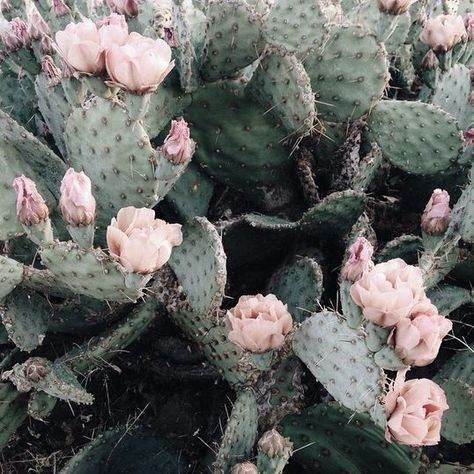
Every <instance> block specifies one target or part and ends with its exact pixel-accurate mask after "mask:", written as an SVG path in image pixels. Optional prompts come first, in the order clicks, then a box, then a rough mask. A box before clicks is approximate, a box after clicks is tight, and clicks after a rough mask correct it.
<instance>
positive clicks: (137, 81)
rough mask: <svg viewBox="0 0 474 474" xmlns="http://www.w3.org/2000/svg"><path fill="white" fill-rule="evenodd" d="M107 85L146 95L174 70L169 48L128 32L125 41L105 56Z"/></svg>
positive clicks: (160, 42) (158, 41)
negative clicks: (108, 82)
mask: <svg viewBox="0 0 474 474" xmlns="http://www.w3.org/2000/svg"><path fill="white" fill-rule="evenodd" d="M106 66H107V72H108V74H109V76H110V78H111V81H110V83H111V85H114V86H116V87H120V88H122V89H125V90H128V91H130V92H134V93H136V94H146V93H149V92H153V91H155V90H156V89H157V88H158V86H159V85H160V84H161V83H162V82H163V80H164V79H165V77H166V76H167V75H168V74H169V72H170V71H171V70H172V69H173V67H174V61H171V48H170V47H169V46H168V44H167V43H166V42H165V41H163V40H161V39H157V40H152V39H151V38H145V37H144V36H142V35H140V34H139V33H135V32H133V33H130V35H129V37H128V41H127V42H126V43H125V44H124V45H122V46H120V45H114V46H111V48H110V49H109V50H108V51H107V54H106Z"/></svg>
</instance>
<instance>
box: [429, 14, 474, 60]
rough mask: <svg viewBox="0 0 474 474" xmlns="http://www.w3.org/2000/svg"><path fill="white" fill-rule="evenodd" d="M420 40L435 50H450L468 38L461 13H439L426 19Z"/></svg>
mask: <svg viewBox="0 0 474 474" xmlns="http://www.w3.org/2000/svg"><path fill="white" fill-rule="evenodd" d="M420 40H421V41H422V42H423V43H425V44H427V45H428V46H429V47H430V48H432V49H433V50H434V51H435V52H440V51H442V52H444V51H448V50H450V49H451V48H453V47H454V46H456V45H457V44H458V43H461V42H462V41H466V40H467V32H466V28H465V27H464V21H463V19H462V16H461V15H457V16H456V15H439V16H437V17H436V18H431V19H428V20H426V23H425V25H424V28H423V31H422V32H421V35H420Z"/></svg>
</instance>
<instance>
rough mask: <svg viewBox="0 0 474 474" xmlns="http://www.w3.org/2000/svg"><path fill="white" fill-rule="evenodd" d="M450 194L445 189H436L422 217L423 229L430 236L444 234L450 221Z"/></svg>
mask: <svg viewBox="0 0 474 474" xmlns="http://www.w3.org/2000/svg"><path fill="white" fill-rule="evenodd" d="M450 212H451V209H450V208H449V194H448V192H447V191H445V190H444V189H435V190H434V191H433V194H432V195H431V197H430V200H429V201H428V204H427V205H426V207H425V210H424V211H423V215H422V216H421V229H422V230H423V232H425V233H427V234H429V235H441V234H443V233H444V232H445V231H446V229H447V228H448V225H449V220H450Z"/></svg>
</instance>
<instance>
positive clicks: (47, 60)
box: [41, 55, 62, 86]
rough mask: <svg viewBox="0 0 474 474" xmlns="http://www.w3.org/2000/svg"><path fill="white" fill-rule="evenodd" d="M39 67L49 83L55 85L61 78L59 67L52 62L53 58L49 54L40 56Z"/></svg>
mask: <svg viewBox="0 0 474 474" xmlns="http://www.w3.org/2000/svg"><path fill="white" fill-rule="evenodd" d="M41 69H42V70H43V72H44V73H45V74H46V76H47V77H48V79H49V81H48V82H49V85H50V86H54V85H56V84H57V83H58V82H59V81H60V80H61V78H62V73H61V69H59V68H58V66H56V64H54V60H53V58H52V57H51V56H48V55H46V56H43V57H42V58H41Z"/></svg>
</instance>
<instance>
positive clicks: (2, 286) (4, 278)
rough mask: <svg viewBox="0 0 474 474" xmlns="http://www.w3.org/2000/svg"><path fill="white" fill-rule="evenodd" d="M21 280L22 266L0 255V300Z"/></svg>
mask: <svg viewBox="0 0 474 474" xmlns="http://www.w3.org/2000/svg"><path fill="white" fill-rule="evenodd" d="M22 280H23V265H22V264H21V263H18V262H17V261H16V260H13V259H12V258H8V257H4V256H3V255H0V300H1V299H3V298H4V297H5V296H7V295H8V294H9V293H10V292H11V291H13V289H14V288H15V287H16V286H17V285H18V284H19V283H21V281H22Z"/></svg>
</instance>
